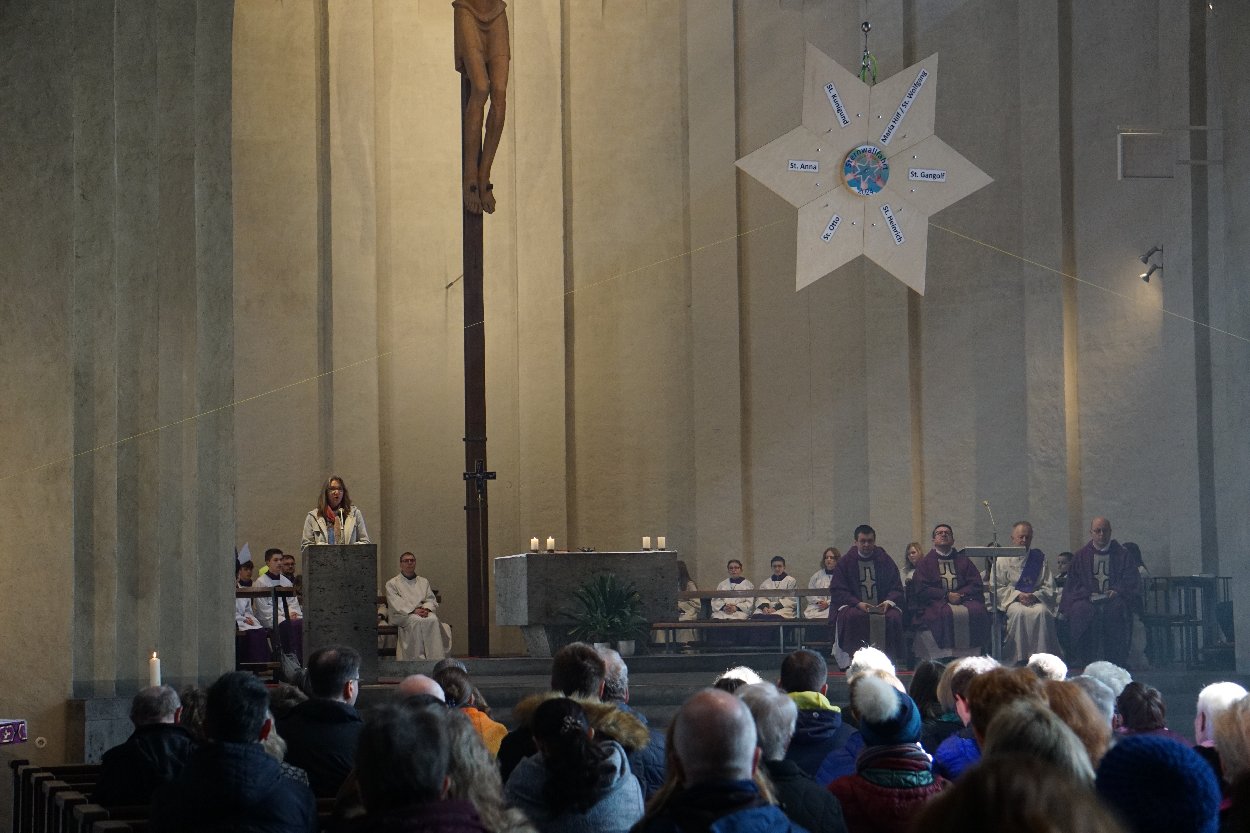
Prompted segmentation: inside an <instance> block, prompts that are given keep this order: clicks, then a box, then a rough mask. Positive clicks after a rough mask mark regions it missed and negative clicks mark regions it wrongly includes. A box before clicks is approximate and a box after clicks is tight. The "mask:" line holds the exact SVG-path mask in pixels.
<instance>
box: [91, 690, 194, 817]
mask: <svg viewBox="0 0 1250 833" xmlns="http://www.w3.org/2000/svg"><path fill="white" fill-rule="evenodd" d="M181 715H182V703H181V701H180V700H179V699H178V693H177V692H176V691H174V690H173V689H172V688H170V687H169V686H167V685H164V686H152V687H150V688H145V689H143V690H142V691H140V692H139V693H138V694H136V695H135V696H134V699H133V700H132V701H131V704H130V722H131V723H132V724H133V725H134V727H135V728H134V731H133V732H131V734H130V737H129V738H127V739H126V741H125V743H122V744H120V745H118V746H114V747H113V748H112V749H110V750H108V751H107V752H105V753H104V757H103V758H102V759H101V761H100V780H99V781H98V782H97V783H96V788H95V795H94V800H95V802H96V803H97V804H101V805H103V806H105V807H119V806H127V805H129V806H133V805H138V804H147V803H149V802H150V801H151V800H152V795H153V794H154V793H155V792H156V790H157V789H158V788H159V787H161V786H163V785H164V784H167V783H169V782H170V781H172V780H173V779H174V778H175V777H177V775H178V773H180V772H182V768H183V767H184V766H185V765H186V762H187V759H188V758H190V757H191V753H192V752H193V751H194V750H195V746H196V742H195V738H194V736H193V735H192V734H191V733H190V732H189V731H187V729H186V728H185V727H183V726H180V725H178V719H179V717H181Z"/></svg>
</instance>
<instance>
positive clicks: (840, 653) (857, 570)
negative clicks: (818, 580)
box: [829, 524, 904, 668]
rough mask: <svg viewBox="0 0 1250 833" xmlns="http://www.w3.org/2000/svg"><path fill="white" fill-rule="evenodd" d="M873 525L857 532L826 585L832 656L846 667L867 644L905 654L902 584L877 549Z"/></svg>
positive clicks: (896, 654)
mask: <svg viewBox="0 0 1250 833" xmlns="http://www.w3.org/2000/svg"><path fill="white" fill-rule="evenodd" d="M876 542H877V533H876V530H874V529H873V528H872V527H871V526H868V525H867V524H861V525H860V526H858V527H856V528H855V547H854V548H852V549H851V550H850V551H848V552H847V554H846V555H845V556H844V557H843V558H842V559H841V560H839V561H838V564H837V566H836V567H834V569H833V576H832V577H831V578H830V581H829V624H830V625H831V626H833V631H834V657H835V658H836V659H837V661H838V665H839V666H841V667H843V668H845V667H847V665H848V663H849V662H850V660H849V657H850V656H851V655H852V654H854V653H855V652H856V651H857V650H858V649H860V648H862V647H864V646H866V645H874V646H878V647H881V648H884V650H885V652H886V653H887V654H888V655H890V656H891V657H895V658H900V659H901V658H902V657H903V656H904V654H903V611H902V604H903V602H904V594H903V581H902V579H901V578H900V577H899V572H898V567H897V566H896V565H895V563H894V559H893V558H891V557H890V555H889V553H887V552H886V551H885V550H884V549H882V548H881V547H878V546H877V545H876Z"/></svg>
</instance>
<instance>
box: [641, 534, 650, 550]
mask: <svg viewBox="0 0 1250 833" xmlns="http://www.w3.org/2000/svg"><path fill="white" fill-rule="evenodd" d="M642 548H643V549H644V550H649V549H651V536H650V535H644V536H642Z"/></svg>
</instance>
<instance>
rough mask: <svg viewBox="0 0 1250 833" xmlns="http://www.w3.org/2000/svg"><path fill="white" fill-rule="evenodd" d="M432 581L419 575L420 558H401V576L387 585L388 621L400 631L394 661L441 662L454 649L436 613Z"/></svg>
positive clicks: (409, 555)
mask: <svg viewBox="0 0 1250 833" xmlns="http://www.w3.org/2000/svg"><path fill="white" fill-rule="evenodd" d="M436 610H438V599H437V598H435V596H434V590H433V589H431V587H430V582H429V581H427V580H426V579H424V578H422V577H421V576H419V575H417V557H416V556H415V555H413V554H412V553H410V552H406V553H404V554H403V555H401V556H400V557H399V575H397V576H395V577H394V578H393V579H391V580H390V581H388V582H387V583H386V620H387V622H389V623H390V624H392V625H394V626H395V627H397V628H399V635H398V638H397V640H396V643H395V659H399V660H405V659H409V660H411V659H442V658H443V657H445V656H446V655H447V651H448V649H449V648H450V647H451V645H450V644H449V641H447V640H446V637H445V635H444V632H443V628H442V626H441V625H440V623H439V621H438V616H436V615H435V613H434V611H436Z"/></svg>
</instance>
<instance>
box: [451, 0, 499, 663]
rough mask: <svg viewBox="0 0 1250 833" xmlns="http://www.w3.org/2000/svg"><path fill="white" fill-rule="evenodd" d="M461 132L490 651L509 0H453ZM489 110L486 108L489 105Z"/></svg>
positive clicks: (476, 600) (475, 643)
mask: <svg viewBox="0 0 1250 833" xmlns="http://www.w3.org/2000/svg"><path fill="white" fill-rule="evenodd" d="M451 5H452V8H453V10H454V11H453V14H454V15H455V51H456V71H457V72H459V73H460V130H461V137H462V143H463V148H464V159H463V171H462V200H463V204H464V212H463V213H464V466H465V471H464V495H465V497H464V511H465V533H466V536H465V550H466V559H467V565H468V588H467V589H468V598H467V599H466V602H467V604H468V613H469V653H470V654H471V655H473V656H488V655H489V654H490V579H489V572H488V567H489V555H488V542H489V540H490V535H489V531H490V525H489V514H488V512H487V500H486V495H487V489H486V487H487V483H488V481H490V480H494V479H495V473H494V472H492V471H487V468H486V326H485V324H486V322H485V305H484V303H483V291H482V262H483V257H482V212H485V213H487V214H491V213H493V212H494V211H495V193H494V187H493V186H492V185H491V181H490V169H491V164H492V163H493V162H494V161H495V151H496V150H498V149H499V139H500V137H501V136H502V135H503V120H504V113H505V108H506V93H507V87H508V64H509V61H510V57H511V50H510V47H509V44H508V15H507V12H506V11H505V9H506V4H505V3H504V2H503V0H452V4H451ZM488 101H489V103H490V110H489V113H487V112H486V105H487V102H488ZM483 127H485V133H483Z"/></svg>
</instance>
